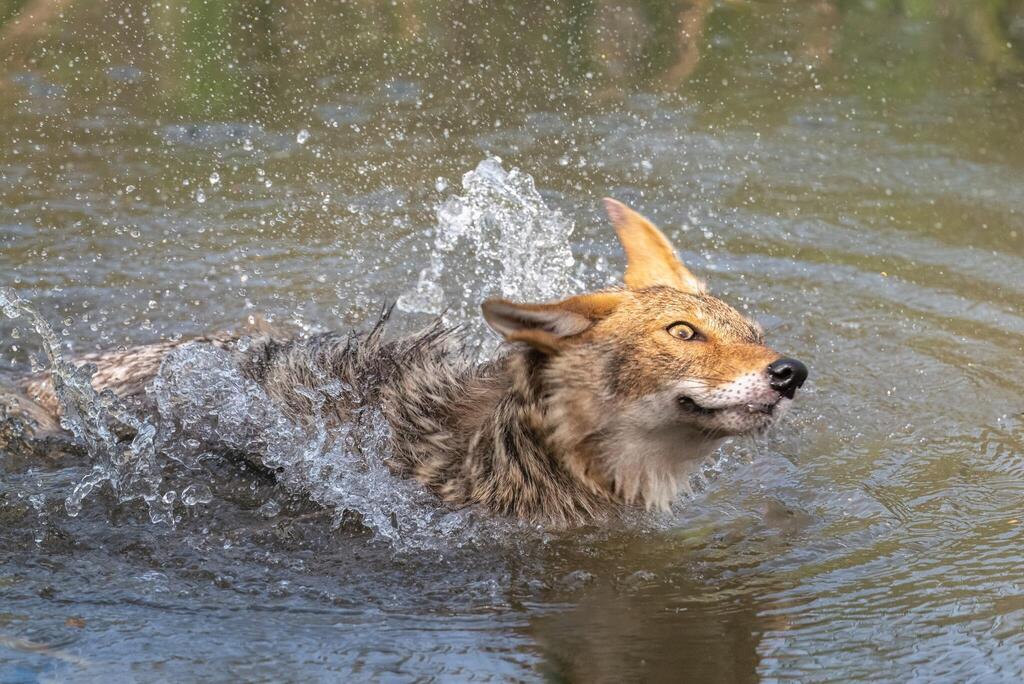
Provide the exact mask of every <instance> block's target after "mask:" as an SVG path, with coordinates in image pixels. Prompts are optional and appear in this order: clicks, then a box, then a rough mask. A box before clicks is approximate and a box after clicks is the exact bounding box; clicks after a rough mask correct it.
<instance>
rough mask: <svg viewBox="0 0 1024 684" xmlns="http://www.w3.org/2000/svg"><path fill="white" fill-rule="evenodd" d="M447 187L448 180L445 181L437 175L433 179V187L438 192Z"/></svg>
mask: <svg viewBox="0 0 1024 684" xmlns="http://www.w3.org/2000/svg"><path fill="white" fill-rule="evenodd" d="M447 188H448V181H446V180H445V179H444V178H442V177H441V176H438V177H437V180H436V181H434V189H435V190H437V191H438V192H444V191H445V190H446V189H447Z"/></svg>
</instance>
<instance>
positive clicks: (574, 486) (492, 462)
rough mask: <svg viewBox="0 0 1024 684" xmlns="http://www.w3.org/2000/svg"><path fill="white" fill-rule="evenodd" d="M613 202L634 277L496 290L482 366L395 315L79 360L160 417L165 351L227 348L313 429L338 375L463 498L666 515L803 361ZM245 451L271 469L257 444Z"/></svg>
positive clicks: (784, 404)
mask: <svg viewBox="0 0 1024 684" xmlns="http://www.w3.org/2000/svg"><path fill="white" fill-rule="evenodd" d="M605 207H606V209H607V211H608V215H609V217H610V218H611V221H612V224H613V225H614V227H615V230H616V232H617V234H618V237H619V240H620V242H621V243H622V246H623V247H624V248H625V252H626V257H627V266H626V272H625V275H624V278H623V285H624V286H623V287H621V288H616V289H607V290H602V291H599V292H594V293H589V294H580V295H576V296H571V297H569V298H567V299H564V300H562V301H558V302H551V303H544V304H525V303H514V302H510V301H506V300H503V299H491V300H488V301H485V302H484V303H483V316H484V319H485V320H486V321H487V323H488V324H489V325H490V327H491V328H492V329H493V330H495V331H496V332H497V333H498V334H500V335H501V336H502V337H503V338H504V340H505V341H506V344H505V345H504V347H503V350H502V351H501V352H500V353H499V354H498V355H497V356H496V357H495V358H493V359H492V360H490V361H487V362H484V363H479V364H478V363H475V362H473V361H471V360H470V358H469V356H468V355H467V354H465V353H464V352H462V351H461V349H460V348H459V346H458V345H457V344H456V341H457V331H454V330H453V329H450V328H446V327H444V326H443V325H442V324H440V323H436V324H434V325H433V326H431V327H429V328H428V329H426V330H424V331H422V332H420V333H418V334H414V335H411V336H408V337H404V338H400V339H396V340H390V341H385V339H384V337H383V328H384V322H385V321H386V319H387V316H386V315H385V316H383V317H382V319H381V321H380V322H379V323H378V324H377V325H376V326H375V327H374V328H373V329H372V330H371V331H370V332H369V333H368V334H365V335H350V336H341V335H337V334H333V333H328V334H321V335H315V336H312V337H306V338H297V337H296V338H282V337H280V336H279V335H276V334H275V333H273V332H269V331H268V332H263V333H260V334H257V335H256V336H255V338H254V339H253V338H246V343H245V344H244V345H242V344H239V339H240V337H239V336H238V335H232V334H222V335H217V336H210V337H201V338H194V339H191V340H183V341H175V342H162V343H157V344H152V345H145V346H139V347H133V348H129V349H127V350H124V351H119V352H111V353H99V354H90V355H87V356H84V357H81V358H80V359H78V360H77V361H78V362H81V363H86V362H87V363H91V364H94V365H95V367H96V371H95V373H94V375H93V377H92V383H93V385H94V387H95V388H96V389H97V390H105V389H109V390H112V391H113V392H115V393H116V394H117V395H118V396H119V397H120V398H121V399H122V400H123V401H124V402H125V403H126V404H127V405H128V406H130V407H131V408H132V409H133V410H135V411H138V412H139V413H141V414H146V413H151V412H152V411H153V410H154V406H153V397H152V394H153V392H152V387H151V384H152V381H153V379H154V378H155V377H156V376H157V374H158V372H159V370H160V367H161V363H162V361H163V360H164V358H165V357H166V356H167V355H168V353H170V352H172V351H174V350H175V349H178V348H179V347H181V346H183V345H184V344H200V345H213V346H215V347H219V348H220V349H223V350H224V351H225V352H226V353H227V354H229V355H230V358H231V360H232V363H234V364H236V365H237V367H238V369H239V370H240V371H241V372H242V373H243V374H244V375H245V376H246V377H248V378H249V379H251V380H252V381H254V382H255V383H257V384H258V385H259V386H260V387H261V388H262V389H263V391H264V392H265V393H266V395H267V397H268V398H269V400H271V401H273V402H274V403H275V404H276V405H277V406H278V407H279V408H280V410H281V411H283V412H284V413H285V414H286V415H287V416H288V417H289V418H290V419H292V420H293V421H295V422H296V423H297V424H299V425H306V426H310V427H311V424H312V423H313V421H314V420H325V419H326V420H327V421H329V422H333V423H335V424H338V423H341V422H343V421H345V420H346V418H347V416H349V414H350V413H351V412H352V411H353V410H354V408H355V407H354V406H353V405H352V400H350V399H348V398H346V397H347V396H348V395H338V394H337V393H332V394H330V395H327V394H323V389H322V388H323V386H324V379H325V378H327V379H336V380H338V381H340V382H342V383H344V384H345V385H346V386H350V387H356V388H358V389H359V394H360V397H361V399H360V401H369V402H373V403H374V405H375V406H377V407H378V408H379V410H380V412H381V413H382V415H383V416H384V418H385V419H386V422H387V424H388V427H389V428H390V429H389V438H388V441H389V448H388V449H387V459H388V465H389V467H390V468H391V470H392V471H393V472H394V473H395V474H396V475H398V476H402V477H408V478H413V479H415V480H417V481H418V482H420V483H422V484H423V485H424V486H426V487H428V488H429V489H430V490H432V491H433V492H434V493H436V495H437V496H438V497H439V498H440V499H441V501H443V502H444V503H445V504H447V505H448V506H451V507H466V506H477V507H482V508H484V509H485V510H488V511H490V512H492V513H495V514H501V515H508V516H515V517H518V518H521V519H524V520H529V521H533V522H538V523H544V524H553V525H559V526H564V525H572V524H578V523H584V522H587V521H589V520H593V519H594V518H596V517H600V516H604V515H608V514H614V513H616V512H617V511H621V509H623V508H625V507H630V506H642V507H646V508H656V509H665V508H667V507H668V506H669V505H670V503H671V502H672V501H673V500H674V499H675V498H676V497H677V495H678V494H679V490H680V489H681V488H683V487H685V486H686V484H687V481H688V479H689V477H690V475H691V474H692V472H693V471H694V469H695V468H697V467H698V466H699V464H700V462H701V461H702V460H703V459H704V458H705V457H707V456H708V455H709V454H711V453H712V452H713V451H714V450H715V449H716V448H717V447H718V445H719V444H720V443H721V442H722V440H723V439H725V438H726V437H729V436H731V435H742V434H753V433H759V432H763V431H765V430H767V429H768V428H769V427H770V426H772V425H773V424H774V423H775V422H776V421H778V419H779V417H780V416H781V415H782V413H783V412H784V411H785V410H786V409H787V408H788V407H789V405H790V404H791V401H792V399H793V397H794V394H795V392H796V390H797V389H798V388H799V387H800V386H801V385H802V384H803V383H804V380H805V379H806V378H807V368H806V367H805V366H804V365H803V364H802V363H800V362H799V361H796V360H795V359H791V358H785V357H782V356H781V355H780V354H778V353H776V352H775V351H772V350H771V349H770V348H768V347H767V346H766V345H765V342H764V337H763V334H762V332H761V329H760V328H759V327H758V326H757V325H755V324H754V323H752V322H750V321H749V320H747V318H745V317H744V316H743V315H742V314H740V313H739V312H738V311H736V310H735V309H734V308H732V307H731V306H729V305H728V304H726V303H725V302H723V301H721V300H720V299H717V298H715V297H713V296H711V295H710V294H708V293H707V291H706V289H705V286H704V283H703V282H702V281H701V280H699V279H698V278H696V277H695V276H694V275H693V274H692V273H691V272H690V271H689V270H688V269H687V268H686V267H685V266H683V264H682V263H681V262H680V261H679V260H678V258H677V257H676V254H675V251H674V249H673V247H672V245H671V244H670V242H669V240H668V239H667V238H666V237H665V235H663V234H662V233H661V231H659V230H658V229H657V228H656V227H655V226H654V225H653V224H652V223H651V222H650V221H648V220H647V219H645V218H644V217H643V216H641V215H640V214H638V213H636V212H634V211H633V210H631V209H629V208H628V207H626V206H625V205H623V204H621V203H619V202H617V201H615V200H612V199H606V200H605ZM18 385H19V391H20V395H19V396H17V397H12V396H8V397H7V401H6V403H7V405H8V406H7V409H6V410H7V413H8V414H13V415H15V416H16V417H17V419H18V421H20V423H19V424H20V425H22V426H24V429H25V434H26V435H28V437H31V430H32V428H33V427H35V428H36V429H37V430H38V432H39V433H40V435H42V434H44V433H49V432H52V430H54V429H58V428H56V427H55V426H56V418H57V416H58V415H59V413H60V411H61V406H60V403H59V401H58V399H57V396H56V393H55V391H54V388H53V383H52V381H51V379H50V378H49V377H48V375H46V374H37V375H34V376H31V377H28V378H25V379H23V380H21V381H19V383H18ZM317 393H320V396H319V397H318V396H315V395H317ZM318 398H319V399H320V400H319V401H316V402H315V401H314V400H315V399H318ZM314 404H316V406H317V408H316V409H315V410H314ZM0 446H2V445H0ZM249 458H250V460H251V461H252V462H254V463H256V464H259V454H258V453H256V454H252V455H251V456H250V457H249Z"/></svg>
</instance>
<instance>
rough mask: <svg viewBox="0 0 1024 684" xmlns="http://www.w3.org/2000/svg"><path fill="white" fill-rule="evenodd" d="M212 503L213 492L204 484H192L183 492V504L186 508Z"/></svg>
mask: <svg viewBox="0 0 1024 684" xmlns="http://www.w3.org/2000/svg"><path fill="white" fill-rule="evenodd" d="M211 501H213V492H211V491H210V488H209V487H208V486H206V485H205V484H203V483H202V482H197V483H195V484H190V485H189V486H188V487H185V489H183V490H181V503H183V504H185V505H186V506H195V505H196V504H205V503H210V502H211Z"/></svg>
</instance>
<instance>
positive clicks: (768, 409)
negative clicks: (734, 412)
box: [678, 397, 779, 416]
mask: <svg viewBox="0 0 1024 684" xmlns="http://www.w3.org/2000/svg"><path fill="white" fill-rule="evenodd" d="M678 401H679V405H680V406H681V407H682V408H683V410H685V411H686V412H687V413H693V414H696V415H700V416H711V415H714V414H716V413H718V412H719V411H724V410H725V409H728V408H739V407H738V406H723V407H721V408H707V407H706V406H701V405H700V404H698V403H697V402H696V401H694V400H693V399H691V398H690V397H679V400H678ZM778 405H779V404H778V402H772V403H769V404H743V405H742V406H743V408H745V409H746V410H747V411H748V412H749V413H759V414H762V415H766V416H770V415H772V413H774V412H775V407H776V406H778Z"/></svg>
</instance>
